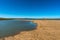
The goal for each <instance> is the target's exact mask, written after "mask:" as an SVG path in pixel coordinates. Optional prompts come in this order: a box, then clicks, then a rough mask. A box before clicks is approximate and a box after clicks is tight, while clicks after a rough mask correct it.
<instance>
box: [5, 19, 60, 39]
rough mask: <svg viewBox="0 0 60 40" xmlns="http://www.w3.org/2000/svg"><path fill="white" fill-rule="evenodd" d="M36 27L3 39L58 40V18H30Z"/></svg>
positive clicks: (59, 37) (59, 25)
mask: <svg viewBox="0 0 60 40" xmlns="http://www.w3.org/2000/svg"><path fill="white" fill-rule="evenodd" d="M31 21H33V22H34V23H37V29H36V30H33V31H24V32H21V33H20V34H18V35H15V36H10V37H8V38H5V40H60V20H31Z"/></svg>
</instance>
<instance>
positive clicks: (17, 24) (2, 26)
mask: <svg viewBox="0 0 60 40" xmlns="http://www.w3.org/2000/svg"><path fill="white" fill-rule="evenodd" d="M36 26H37V25H36V24H35V23H32V22H31V21H18V20H4V21H0V37H5V36H13V35H15V34H18V33H19V32H21V31H30V30H34V29H36Z"/></svg>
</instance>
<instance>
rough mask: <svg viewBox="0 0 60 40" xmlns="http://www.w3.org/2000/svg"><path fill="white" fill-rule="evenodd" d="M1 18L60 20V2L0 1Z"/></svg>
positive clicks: (46, 0)
mask: <svg viewBox="0 0 60 40" xmlns="http://www.w3.org/2000/svg"><path fill="white" fill-rule="evenodd" d="M0 17H11V18H13V17H21V18H22V17H28V18H30V17H31V18H32V17H33V18H45V17H46V18H56V17H59V18H60V0H0Z"/></svg>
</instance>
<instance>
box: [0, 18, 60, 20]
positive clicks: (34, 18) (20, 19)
mask: <svg viewBox="0 0 60 40" xmlns="http://www.w3.org/2000/svg"><path fill="white" fill-rule="evenodd" d="M0 20H60V18H37V19H36V18H0Z"/></svg>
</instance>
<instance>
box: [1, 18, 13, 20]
mask: <svg viewBox="0 0 60 40" xmlns="http://www.w3.org/2000/svg"><path fill="white" fill-rule="evenodd" d="M0 20H13V19H12V18H0Z"/></svg>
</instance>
